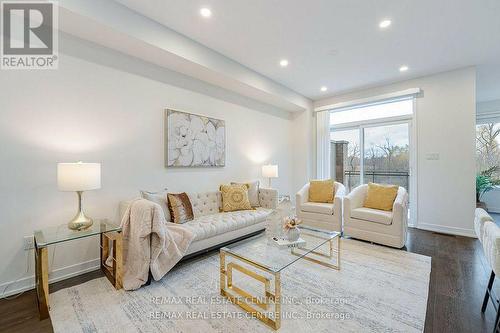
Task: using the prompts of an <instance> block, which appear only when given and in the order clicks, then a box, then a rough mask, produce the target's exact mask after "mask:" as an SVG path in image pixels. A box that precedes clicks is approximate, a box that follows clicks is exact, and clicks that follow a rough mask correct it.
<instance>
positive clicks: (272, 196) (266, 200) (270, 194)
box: [259, 188, 278, 209]
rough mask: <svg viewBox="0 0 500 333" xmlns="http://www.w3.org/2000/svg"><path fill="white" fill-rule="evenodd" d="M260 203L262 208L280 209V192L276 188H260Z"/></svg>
mask: <svg viewBox="0 0 500 333" xmlns="http://www.w3.org/2000/svg"><path fill="white" fill-rule="evenodd" d="M259 203H260V205H261V207H264V208H268V209H276V208H277V207H278V190H277V189H274V188H259Z"/></svg>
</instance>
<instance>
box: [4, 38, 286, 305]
mask: <svg viewBox="0 0 500 333" xmlns="http://www.w3.org/2000/svg"><path fill="white" fill-rule="evenodd" d="M62 50H63V52H64V54H61V55H60V63H59V69H58V70H52V71H41V70H38V71H2V73H1V75H0V94H1V97H0V164H1V166H2V167H1V171H2V172H1V181H0V253H2V256H1V257H0V296H1V293H2V291H3V289H4V287H5V286H6V283H7V282H9V281H13V280H16V279H18V278H20V277H21V278H22V279H21V280H20V281H19V282H18V283H16V284H14V285H12V286H11V287H10V288H9V290H8V292H7V294H9V293H11V292H12V291H14V290H16V289H18V288H23V287H26V286H27V285H29V284H30V283H32V279H31V278H30V277H31V276H32V274H33V270H32V267H33V263H32V261H33V257H32V254H31V256H30V258H29V260H30V261H31V269H30V271H29V272H28V273H25V270H26V256H27V255H28V253H29V252H25V251H23V249H22V244H23V236H25V235H31V234H32V233H33V230H34V229H37V228H43V227H47V226H54V225H59V224H63V223H65V222H67V221H68V220H69V219H71V218H72V217H73V215H74V214H75V210H76V203H77V202H76V195H75V194H72V193H67V192H59V191H58V190H57V184H56V164H57V162H68V161H77V160H82V161H88V162H100V163H102V189H101V190H97V191H90V192H86V193H85V195H84V199H85V202H84V206H85V208H86V211H87V213H88V215H89V216H92V217H95V218H110V219H115V217H116V212H117V207H118V206H117V205H118V202H119V201H120V200H123V199H128V198H132V197H135V196H137V195H138V191H139V190H140V189H148V190H159V189H162V188H164V187H168V188H169V189H170V190H171V191H209V190H216V189H217V188H218V186H219V184H221V183H227V182H229V181H245V180H253V179H260V178H261V171H260V170H261V165H262V164H264V163H267V162H272V163H277V164H278V165H279V174H280V178H278V179H275V180H273V185H274V187H277V188H278V189H279V190H280V192H281V193H290V192H291V189H292V167H291V166H292V163H293V158H292V147H291V145H290V141H291V130H292V126H293V123H292V121H291V120H290V119H289V114H288V113H287V112H282V111H280V110H276V109H273V108H268V107H266V106H264V105H260V104H258V103H254V102H252V101H250V100H247V99H245V98H240V97H239V96H234V95H232V93H229V92H225V91H223V90H221V89H218V88H214V87H212V86H208V85H207V84H204V83H200V82H199V81H196V80H191V79H189V78H187V77H184V76H181V75H178V74H176V73H174V72H169V71H167V70H164V69H161V68H159V67H155V66H153V65H148V64H145V63H142V62H140V61H139V60H137V59H133V58H130V57H127V56H121V55H120V54H118V53H116V52H113V51H109V50H106V49H103V48H100V47H97V46H92V45H90V44H87V43H85V42H82V41H78V40H65V39H63V40H62ZM82 58H83V59H82ZM170 82H172V83H175V84H176V85H177V86H182V87H183V88H184V89H182V88H179V87H176V86H174V85H172V84H167V83H170ZM213 96H216V97H217V98H214V97H213ZM228 101H232V102H228ZM236 102H238V103H236ZM242 104H243V105H245V106H242ZM248 106H250V107H248ZM165 107H169V108H173V109H178V110H184V111H189V112H193V113H198V114H203V115H207V116H210V117H215V118H220V119H224V120H225V121H226V131H227V132H226V134H227V153H226V167H224V168H196V169H166V168H165V167H164V153H163V149H164V138H163V130H164V108H165ZM53 248H54V247H52V249H53ZM52 255H53V252H52V250H51V252H49V262H50V271H52V272H53V274H52V275H51V278H52V279H53V280H54V279H55V278H56V279H57V278H60V277H63V276H65V275H71V274H74V273H75V272H78V271H82V270H83V271H84V270H91V269H94V268H95V267H96V265H98V260H97V259H96V258H98V246H97V239H95V238H93V239H84V240H80V241H74V242H70V243H68V244H60V245H57V250H56V252H55V257H54V262H52V259H53V257H52ZM71 265H75V266H71Z"/></svg>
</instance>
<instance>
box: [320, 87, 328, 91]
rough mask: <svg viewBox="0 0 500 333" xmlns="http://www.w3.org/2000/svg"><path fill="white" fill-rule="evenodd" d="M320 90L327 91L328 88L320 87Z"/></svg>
mask: <svg viewBox="0 0 500 333" xmlns="http://www.w3.org/2000/svg"><path fill="white" fill-rule="evenodd" d="M320 90H321V91H327V90H328V88H327V87H325V86H323V87H321V89H320Z"/></svg>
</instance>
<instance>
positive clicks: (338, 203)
mask: <svg viewBox="0 0 500 333" xmlns="http://www.w3.org/2000/svg"><path fill="white" fill-rule="evenodd" d="M344 196H345V186H344V185H342V184H341V183H338V182H335V197H334V198H333V213H334V214H335V215H340V216H342V202H343V201H344Z"/></svg>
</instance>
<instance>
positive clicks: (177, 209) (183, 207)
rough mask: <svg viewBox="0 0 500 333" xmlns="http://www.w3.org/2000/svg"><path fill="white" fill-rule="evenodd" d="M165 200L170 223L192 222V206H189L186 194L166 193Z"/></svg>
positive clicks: (189, 202)
mask: <svg viewBox="0 0 500 333" xmlns="http://www.w3.org/2000/svg"><path fill="white" fill-rule="evenodd" d="M167 198H168V200H167V201H168V210H169V211H170V216H171V219H172V222H174V223H186V222H188V221H191V220H193V218H194V215H193V206H191V201H189V197H188V195H187V194H186V192H182V193H168V194H167Z"/></svg>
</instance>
